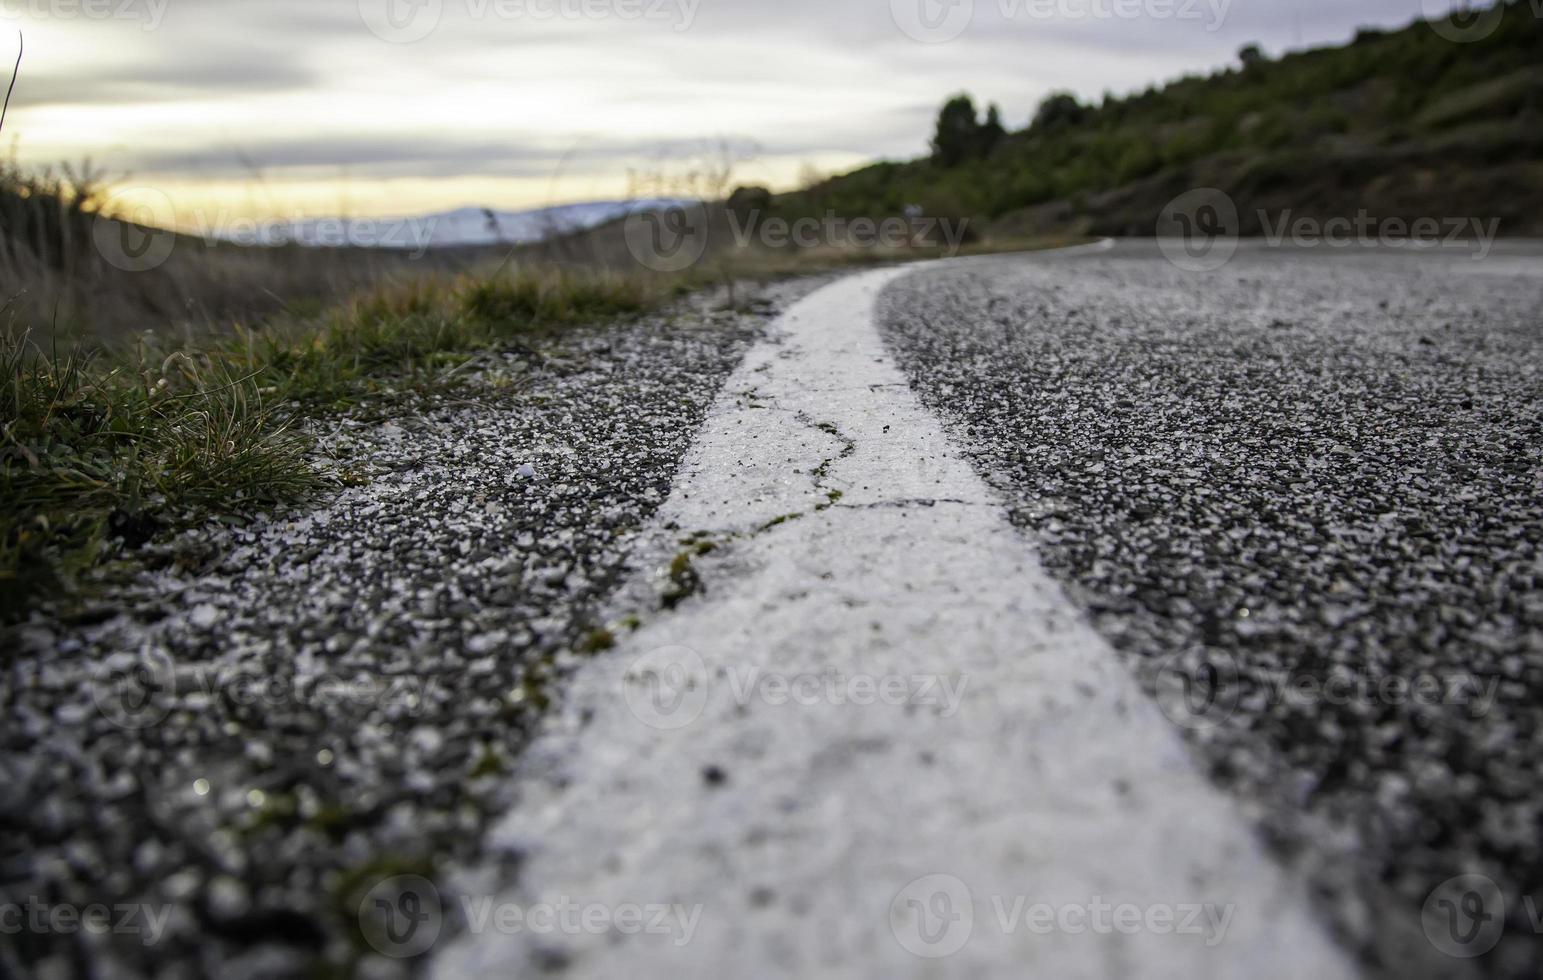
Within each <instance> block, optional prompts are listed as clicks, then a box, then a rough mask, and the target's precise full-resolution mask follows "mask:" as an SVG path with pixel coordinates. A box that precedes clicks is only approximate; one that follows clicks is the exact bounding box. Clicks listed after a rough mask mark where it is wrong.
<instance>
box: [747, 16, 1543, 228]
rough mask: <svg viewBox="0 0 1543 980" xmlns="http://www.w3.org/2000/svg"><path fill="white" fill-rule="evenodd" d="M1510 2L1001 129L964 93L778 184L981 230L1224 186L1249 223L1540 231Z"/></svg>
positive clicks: (1085, 216) (1540, 103)
mask: <svg viewBox="0 0 1543 980" xmlns="http://www.w3.org/2000/svg"><path fill="white" fill-rule="evenodd" d="M1533 6H1534V5H1530V4H1528V3H1526V2H1512V3H1510V4H1509V5H1508V7H1507V9H1506V11H1505V15H1504V20H1503V21H1502V22H1501V23H1500V24H1499V26H1498V28H1497V29H1496V30H1495V31H1494V33H1493V34H1491V35H1490V36H1489V37H1487V38H1485V39H1483V40H1479V41H1474V42H1472V43H1454V42H1452V41H1450V40H1448V39H1446V38H1444V37H1442V36H1441V35H1440V34H1438V33H1437V31H1436V30H1434V29H1433V28H1432V26H1431V25H1430V24H1427V23H1424V22H1417V23H1415V24H1413V25H1411V26H1410V27H1408V28H1405V29H1403V30H1399V31H1393V32H1381V31H1371V30H1366V31H1362V32H1361V33H1360V34H1359V35H1358V36H1357V37H1356V38H1355V40H1354V41H1353V42H1352V43H1350V44H1348V45H1345V46H1342V47H1336V48H1321V49H1317V50H1312V51H1304V52H1299V53H1294V54H1289V55H1286V56H1284V57H1280V58H1271V57H1269V56H1267V55H1266V54H1264V53H1263V52H1261V51H1260V50H1259V49H1258V48H1257V47H1252V46H1251V47H1248V48H1245V49H1243V50H1242V51H1241V52H1240V56H1239V63H1238V64H1237V65H1236V66H1235V67H1233V68H1230V69H1227V70H1225V71H1220V72H1217V73H1214V74H1211V75H1209V76H1204V77H1202V76H1189V77H1186V78H1182V79H1179V80H1177V81H1174V82H1172V83H1170V84H1168V85H1165V86H1161V87H1158V86H1153V87H1151V88H1148V89H1147V90H1145V91H1143V92H1139V93H1135V94H1131V95H1126V96H1116V95H1113V94H1110V95H1106V96H1105V98H1104V99H1103V100H1102V102H1100V103H1097V104H1084V103H1081V102H1079V100H1078V99H1077V98H1076V97H1075V96H1073V95H1070V94H1067V93H1059V94H1055V95H1052V96H1050V97H1048V98H1047V99H1045V100H1044V102H1043V103H1042V104H1041V106H1040V108H1039V110H1038V112H1037V113H1036V114H1035V117H1034V118H1033V119H1032V120H1030V121H1028V122H1027V125H1026V126H1025V127H1024V128H1023V129H1021V130H1018V131H1016V132H1011V133H1007V134H1005V135H1004V134H1003V133H1002V131H1001V128H1000V119H999V117H998V116H997V114H996V113H994V112H991V111H988V112H987V113H985V117H984V119H983V118H982V116H981V114H980V112H979V111H978V110H977V108H976V107H975V103H974V102H973V101H972V100H970V99H969V98H968V97H966V96H960V97H955V98H952V99H950V100H949V101H948V103H947V104H946V105H945V106H944V107H943V109H942V111H941V112H940V113H939V118H938V124H937V130H936V135H935V137H934V140H933V154H932V156H931V157H930V158H928V159H923V160H916V161H911V162H896V163H881V164H877V165H874V166H871V167H866V168H863V169H861V170H858V171H855V172H853V173H851V174H847V175H845V176H841V177H836V178H833V179H830V180H826V181H823V182H820V183H818V184H816V185H815V186H813V187H811V188H809V189H808V190H805V191H801V192H798V193H794V194H788V195H782V196H779V197H778V198H777V199H776V207H777V209H778V210H779V211H781V212H784V213H787V214H819V213H823V212H825V211H834V212H836V213H838V214H842V215H846V216H849V217H855V216H858V215H863V216H869V217H879V216H884V215H892V214H899V213H901V211H902V210H903V209H904V208H905V207H906V206H907V205H913V204H914V205H920V206H922V207H923V208H924V209H925V210H926V213H928V214H929V215H936V216H940V217H967V218H969V219H971V221H972V224H973V225H974V226H975V227H976V228H977V229H978V230H980V231H981V232H983V233H985V234H987V235H995V236H1004V235H1009V236H1010V235H1021V234H1036V233H1043V232H1046V231H1079V232H1084V233H1093V234H1130V235H1142V236H1148V235H1151V234H1152V229H1153V227H1154V223H1155V219H1156V216H1157V214H1158V213H1159V212H1160V210H1161V209H1162V207H1163V206H1164V205H1165V204H1166V203H1167V202H1168V201H1169V200H1171V199H1172V198H1173V197H1174V196H1175V195H1177V194H1178V193H1180V192H1182V191H1184V190H1187V189H1189V188H1192V187H1197V186H1211V187H1217V188H1220V189H1222V190H1224V191H1226V192H1227V193H1228V194H1230V195H1231V196H1232V197H1233V198H1234V199H1235V200H1236V201H1237V203H1238V206H1239V210H1240V211H1241V212H1242V219H1243V227H1242V228H1241V232H1242V233H1243V234H1245V235H1248V234H1258V233H1260V231H1261V228H1260V222H1259V221H1258V220H1257V211H1258V210H1259V209H1267V210H1270V211H1272V212H1278V211H1279V210H1281V209H1284V208H1292V209H1294V210H1295V212H1296V213H1298V214H1311V215H1314V216H1318V217H1325V216H1332V215H1337V214H1354V213H1356V211H1357V210H1359V209H1363V208H1364V209H1367V210H1369V211H1372V212H1374V213H1377V214H1380V215H1382V216H1386V217H1393V216H1401V217H1417V216H1421V215H1446V216H1457V215H1482V216H1485V217H1494V218H1500V219H1502V225H1501V227H1502V233H1504V234H1510V235H1521V234H1540V233H1543V20H1540V19H1539V18H1538V17H1537V16H1535V14H1534V12H1533Z"/></svg>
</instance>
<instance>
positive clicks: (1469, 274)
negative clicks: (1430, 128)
mask: <svg viewBox="0 0 1543 980" xmlns="http://www.w3.org/2000/svg"><path fill="white" fill-rule="evenodd" d="M1179 254H1181V255H1182V253H1179ZM1184 264H1188V263H1185V262H1184V261H1182V260H1181V262H1180V265H1184ZM1540 310H1543V249H1540V248H1538V247H1535V246H1532V245H1526V244H1504V243H1503V244H1502V245H1500V246H1499V247H1497V248H1496V249H1495V250H1494V251H1493V252H1492V253H1491V254H1489V255H1488V256H1487V257H1486V258H1485V259H1484V260H1483V261H1475V260H1473V259H1472V258H1471V257H1470V255H1469V253H1467V252H1463V251H1455V250H1447V249H1428V250H1419V251H1415V250H1391V249H1387V250H1345V249H1323V250H1295V251H1293V250H1286V249H1265V248H1263V247H1259V246H1253V245H1245V246H1244V247H1243V248H1241V249H1240V250H1239V251H1238V252H1237V254H1236V255H1234V256H1233V257H1232V259H1231V261H1230V262H1228V263H1227V264H1226V265H1224V266H1222V267H1221V268H1219V269H1216V270H1213V271H1210V272H1190V271H1185V270H1184V269H1182V268H1180V267H1179V266H1177V265H1175V264H1173V263H1171V262H1169V261H1168V259H1167V254H1166V253H1165V252H1164V250H1163V249H1162V248H1160V247H1159V246H1158V245H1157V244H1155V243H1154V244H1146V243H1104V244H1101V245H1099V246H1095V247H1090V248H1083V249H1077V250H1067V251H1064V252H1058V253H1039V254H1029V255H1018V256H997V257H988V258H972V259H963V260H957V261H951V262H944V263H937V264H931V265H925V266H916V267H908V268H889V269H882V270H877V271H871V272H864V273H860V274H857V275H854V276H849V277H845V278H842V279H840V280H839V281H835V282H828V281H827V282H807V283H795V284H790V285H787V286H784V287H780V288H779V289H778V290H775V291H774V292H773V293H772V294H771V295H770V296H769V297H768V302H767V305H765V307H764V308H763V309H762V311H761V313H762V315H749V316H729V315H724V314H720V313H713V312H711V311H701V310H699V311H697V312H696V313H694V314H692V315H690V316H684V317H677V318H675V319H674V320H667V319H663V318H658V319H655V318H650V319H646V320H642V321H639V322H637V323H633V324H627V325H622V326H619V327H612V328H609V329H608V330H600V331H577V332H575V333H573V334H571V335H568V336H565V337H562V338H557V339H554V340H553V341H552V342H551V343H550V344H548V345H545V346H543V347H541V348H539V349H532V350H525V351H515V352H510V353H507V354H504V355H500V356H496V357H489V358H486V359H484V360H483V361H482V362H479V363H478V364H477V365H474V368H475V370H474V377H475V378H476V379H477V380H476V383H475V385H474V386H473V387H474V391H473V393H472V394H470V395H468V396H467V397H465V398H463V399H447V400H444V401H440V402H435V403H432V404H426V405H407V406H405V407H399V408H400V410H399V411H398V412H396V413H394V414H393V416H392V417H391V418H390V419H387V420H382V419H381V418H379V417H371V418H359V419H349V420H345V424H344V425H342V426H341V427H339V428H337V430H336V431H328V432H324V433H318V435H319V436H320V443H319V444H320V446H321V448H322V450H323V451H325V452H328V453H331V454H334V455H335V456H337V457H339V458H344V459H347V460H349V461H350V464H351V465H353V466H355V467H356V468H357V470H358V472H359V474H360V479H359V481H358V482H360V483H361V485H360V486H356V487H353V488H351V489H349V490H347V491H345V492H343V494H342V495H341V496H340V497H339V498H338V499H336V500H334V501H332V502H330V503H328V504H326V505H325V506H323V507H321V508H319V509H316V510H313V511H310V512H300V513H284V514H274V515H267V516H265V517H264V518H263V519H261V520H258V521H256V522H254V523H252V524H251V525H249V526H245V527H233V528H223V529H219V530H217V531H213V532H210V531H205V532H203V533H201V534H198V535H190V536H188V537H187V538H185V539H183V540H179V541H177V542H172V543H170V544H167V545H164V546H163V548H162V550H163V551H164V554H161V556H160V557H161V560H159V561H157V562H155V563H154V565H155V567H153V568H152V569H150V570H149V571H147V572H146V573H145V574H144V575H143V576H141V578H140V580H139V581H138V582H137V583H136V584H135V586H134V587H133V588H132V589H130V590H129V591H128V592H126V593H125V594H124V595H121V596H116V597H113V601H112V602H111V603H109V604H106V605H104V606H103V607H101V608H100V609H97V610H95V611H91V610H88V612H87V614H86V615H85V616H84V617H81V618H79V619H76V620H73V621H68V622H65V621H48V620H44V619H39V620H36V621H34V622H33V623H32V624H30V625H29V626H28V627H27V628H25V629H24V630H22V631H20V633H18V634H17V635H16V636H15V637H8V638H7V640H8V642H10V643H11V644H12V648H13V652H12V653H11V654H10V658H9V659H8V660H7V661H6V662H5V673H4V676H3V685H0V695H3V705H4V708H5V715H4V720H3V722H0V739H3V746H4V749H5V751H4V753H3V755H0V777H3V779H4V781H5V783H6V785H7V787H8V790H10V792H9V793H8V795H7V796H6V799H5V802H4V804H3V806H0V830H3V835H0V841H3V842H0V867H3V870H4V875H3V877H0V911H3V910H9V909H13V908H14V909H18V910H21V911H22V912H24V913H25V914H28V915H32V914H35V913H38V912H39V910H41V913H42V914H44V915H45V917H46V915H47V914H48V912H49V911H50V910H55V911H57V910H58V909H60V908H65V907H72V908H80V907H84V906H87V905H89V904H91V903H94V902H95V903H107V904H108V905H109V906H111V907H112V909H114V910H115V912H114V914H121V912H119V911H117V910H119V907H120V906H124V907H129V908H133V909H138V910H140V913H141V914H140V917H139V918H137V919H134V920H133V922H132V923H131V924H137V925H136V929H135V931H132V932H129V931H125V930H106V931H95V930H90V929H81V928H75V929H72V930H64V929H61V928H48V929H40V928H31V929H28V928H23V929H22V930H21V931H20V933H16V934H7V937H6V939H7V940H10V939H13V938H14V939H15V942H6V941H0V972H3V971H4V970H5V969H10V970H12V972H22V973H28V974H38V975H59V976H64V975H70V974H72V973H85V972H90V971H95V972H97V973H100V974H103V975H129V976H133V975H147V974H151V973H155V972H157V971H159V972H161V973H163V974H165V975H194V974H198V973H206V972H212V971H218V972H219V973H220V974H221V975H223V976H230V977H265V976H285V975H294V974H296V973H301V972H304V971H306V970H309V969H313V968H314V967H315V966H316V964H317V963H318V962H329V963H333V964H344V965H345V966H347V967H357V968H358V969H359V971H360V972H361V973H362V974H363V975H367V976H372V977H394V976H410V975H413V974H415V973H429V974H432V975H436V976H441V977H460V976H472V975H478V976H480V975H535V974H541V975H554V976H573V977H580V976H612V975H618V974H622V973H625V974H626V975H634V976H641V977H669V978H677V977H681V978H684V977H692V976H704V977H705V976H713V977H717V976H722V975H754V976H814V975H821V976H826V975H828V976H850V977H886V978H888V977H897V976H914V977H947V976H971V977H977V976H1002V977H1021V976H1055V977H1087V978H1116V977H1118V978H1125V977H1218V978H1230V977H1234V976H1260V977H1264V976H1281V977H1296V976H1303V975H1307V976H1313V977H1315V978H1319V980H1327V978H1331V977H1355V976H1364V977H1384V976H1385V977H1405V976H1408V977H1433V978H1434V977H1483V976H1497V977H1533V976H1537V975H1538V973H1539V971H1540V970H1543V938H1540V931H1539V921H1540V918H1543V854H1540V850H1543V820H1540V809H1543V792H1540V789H1543V752H1540V751H1539V749H1540V748H1543V745H1540V743H1543V731H1540V722H1543V590H1540V589H1539V579H1540V577H1543V565H1540V558H1539V541H1540V539H1543V470H1540V466H1543V464H1540V459H1543V376H1540V366H1543V314H1540ZM6 914H9V913H8V912H7V913H6ZM10 925H11V920H9V919H5V918H3V916H0V927H3V928H9V927H10ZM151 932H153V935H152V934H151Z"/></svg>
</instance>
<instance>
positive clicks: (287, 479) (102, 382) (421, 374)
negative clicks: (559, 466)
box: [0, 269, 675, 622]
mask: <svg viewBox="0 0 1543 980" xmlns="http://www.w3.org/2000/svg"><path fill="white" fill-rule="evenodd" d="M674 295H675V284H673V283H670V282H667V281H662V280H659V279H656V278H653V279H645V278H640V277H625V276H621V275H618V274H613V273H604V272H596V271H586V270H550V269H548V270H520V271H516V272H514V273H512V274H507V275H504V274H500V275H496V276H492V277H486V278H460V279H455V280H449V281H445V280H434V279H431V280H426V281H421V282H416V283H411V284H406V285H399V286H395V287H391V288H386V289H382V290H380V291H378V292H377V293H375V294H374V295H372V296H370V297H368V298H364V299H360V300H356V301H354V302H352V303H350V304H348V305H346V306H344V307H342V308H340V309H338V310H337V311H335V312H333V313H331V314H329V315H327V316H324V317H322V318H320V319H318V320H316V321H312V322H309V323H304V324H291V325H289V326H285V327H271V328H269V329H266V330H255V329H254V330H241V331H238V332H237V333H236V334H235V335H234V336H232V337H228V338H225V339H221V340H218V341H215V342H212V343H209V344H207V345H204V346H202V347H200V348H188V347H183V348H177V349H172V350H159V349H156V348H154V347H153V346H149V345H141V346H139V347H137V348H136V349H135V350H134V351H133V352H132V353H127V354H112V353H109V352H105V351H103V350H100V349H97V350H90V349H86V348H79V347H77V348H73V349H70V350H68V351H65V352H62V353H61V352H59V351H57V350H43V349H41V348H40V347H39V346H38V345H36V344H33V343H32V342H31V341H30V340H29V339H28V337H27V335H26V334H24V333H18V332H17V331H16V330H15V329H14V328H13V329H11V330H8V331H7V332H5V333H4V334H3V335H0V371H3V374H4V376H3V378H0V401H3V404H0V621H3V622H14V621H16V620H18V619H21V618H23V617H24V616H25V615H26V613H27V611H28V610H29V609H30V608H31V607H32V606H33V605H34V604H35V603H36V602H37V600H38V599H39V598H40V597H42V596H44V595H60V594H70V593H73V592H75V591H77V589H78V588H79V586H81V585H82V584H86V583H87V581H88V580H89V579H90V578H91V577H92V573H93V572H96V571H99V570H101V569H102V568H103V567H104V566H106V565H108V564H110V563H111V562H112V561H113V560H114V559H115V558H118V557H124V556H126V555H127V554H128V553H130V552H132V549H133V548H134V547H135V546H137V545H140V544H143V543H144V542H146V541H148V540H150V539H152V538H154V537H155V536H156V535H157V534H160V533H162V532H165V531H168V530H172V529H175V528H177V527H184V526H189V525H190V524H192V523H194V522H197V521H199V520H203V519H207V518H208V517H210V516H233V517H241V516H242V515H247V514H251V513H253V512H256V511H258V510H262V509H264V508H269V507H272V506H274V505H276V504H280V503H285V502H290V501H296V500H300V499H303V498H304V497H305V496H306V495H308V494H311V493H314V492H316V491H319V490H321V489H323V488H325V487H326V486H328V485H329V484H330V483H333V482H335V481H334V479H333V477H332V476H330V475H329V474H327V473H323V472H320V471H318V470H316V469H315V468H314V467H313V466H312V465H311V464H310V463H309V462H308V456H307V448H308V445H307V440H306V439H305V438H304V436H303V435H302V434H301V433H300V432H299V431H298V430H297V429H296V423H297V422H298V421H299V420H300V419H302V418H306V417H311V416H314V415H315V414H317V413H318V412H326V411H328V410H333V409H337V408H340V407H343V406H347V405H349V404H353V403H357V402H359V401H362V400H364V399H368V398H372V397H377V396H379V395H380V393H381V392H382V391H383V390H385V389H386V388H388V387H399V386H401V385H402V384H403V383H404V382H408V383H412V384H416V385H418V386H419V387H420V388H422V389H432V388H434V387H437V386H442V385H445V384H448V383H451V381H452V379H453V369H454V368H455V367H456V366H457V365H459V364H460V363H462V362H463V361H464V360H465V359H466V358H467V357H469V356H471V354H473V353H474V352H475V351H477V350H481V349H488V348H492V347H498V346H500V345H506V344H508V343H511V342H522V341H527V340H531V339H533V338H537V337H540V336H542V335H543V333H545V332H549V331H551V330H554V329H560V328H563V327H568V326H572V325H575V324H579V323H587V322H593V321H603V320H605V319H607V318H611V317H617V316H626V315H631V314H636V313H640V312H643V311H646V310H649V309H653V308H656V307H658V306H660V305H662V304H663V303H665V302H666V301H668V299H670V298H671V297H672V296H674Z"/></svg>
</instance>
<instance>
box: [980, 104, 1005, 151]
mask: <svg viewBox="0 0 1543 980" xmlns="http://www.w3.org/2000/svg"><path fill="white" fill-rule="evenodd" d="M1006 138H1007V127H1005V126H1003V125H1002V110H1000V109H998V108H997V106H996V103H995V102H993V103H992V104H991V106H990V107H989V108H988V109H987V110H986V122H985V124H984V125H982V126H981V127H980V132H979V133H978V134H977V138H976V142H978V143H979V144H980V155H981V156H983V157H989V156H990V155H991V154H992V151H994V150H995V149H996V148H997V147H998V146H1000V145H1001V144H1002V140H1004V139H1006Z"/></svg>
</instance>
